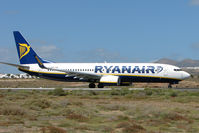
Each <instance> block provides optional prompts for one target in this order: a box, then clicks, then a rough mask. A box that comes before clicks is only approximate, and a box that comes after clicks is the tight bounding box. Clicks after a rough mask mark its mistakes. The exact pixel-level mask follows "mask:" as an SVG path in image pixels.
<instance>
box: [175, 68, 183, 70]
mask: <svg viewBox="0 0 199 133" xmlns="http://www.w3.org/2000/svg"><path fill="white" fill-rule="evenodd" d="M174 71H182V69H180V68H177V69H174Z"/></svg>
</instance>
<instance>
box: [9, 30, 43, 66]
mask: <svg viewBox="0 0 199 133" xmlns="http://www.w3.org/2000/svg"><path fill="white" fill-rule="evenodd" d="M13 34H14V38H15V42H16V47H17V52H18V56H19V61H20V64H35V63H37V60H36V59H35V56H37V57H38V58H39V60H40V61H41V62H42V63H47V62H46V61H44V60H42V59H41V58H40V57H39V56H38V55H37V54H36V53H35V51H34V50H33V49H32V48H31V46H30V45H29V44H28V42H27V41H26V40H25V39H24V38H23V36H22V35H21V33H20V32H19V31H14V32H13Z"/></svg>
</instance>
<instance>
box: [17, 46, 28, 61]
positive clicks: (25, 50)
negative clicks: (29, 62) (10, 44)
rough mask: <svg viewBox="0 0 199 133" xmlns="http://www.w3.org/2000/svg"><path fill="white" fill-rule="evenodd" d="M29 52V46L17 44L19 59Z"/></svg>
mask: <svg viewBox="0 0 199 133" xmlns="http://www.w3.org/2000/svg"><path fill="white" fill-rule="evenodd" d="M29 52H30V46H28V45H27V44H25V43H19V54H20V58H19V59H21V58H23V57H24V56H25V55H27V54H28V53H29Z"/></svg>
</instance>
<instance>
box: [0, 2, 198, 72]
mask: <svg viewBox="0 0 199 133" xmlns="http://www.w3.org/2000/svg"><path fill="white" fill-rule="evenodd" d="M0 18H1V19H0V47H1V48H0V60H1V61H5V62H11V63H19V61H18V57H17V53H16V49H15V43H14V38H13V34H12V31H14V30H18V31H20V32H21V33H22V34H23V36H24V37H25V38H26V39H27V41H28V42H29V43H30V44H31V46H32V47H33V49H35V51H36V52H37V53H38V54H39V55H40V56H41V57H43V58H45V59H48V60H52V61H54V62H104V61H107V62H152V61H155V60H158V59H160V58H171V59H175V60H182V59H187V58H191V59H196V60H198V59H199V0H164V1H163V0H161V1H160V0H125V1H122V0H70V1H69V0H56V1H55V0H51V1H49V0H34V1H27V0H17V1H13V0H4V1H1V4H0ZM0 73H19V71H17V70H16V69H15V68H12V67H9V66H5V65H0Z"/></svg>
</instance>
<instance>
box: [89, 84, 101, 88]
mask: <svg viewBox="0 0 199 133" xmlns="http://www.w3.org/2000/svg"><path fill="white" fill-rule="evenodd" d="M88 87H89V88H95V87H96V85H95V83H90V84H89V85H88ZM97 87H98V88H104V85H103V84H100V83H99V84H98V85H97Z"/></svg>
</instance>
